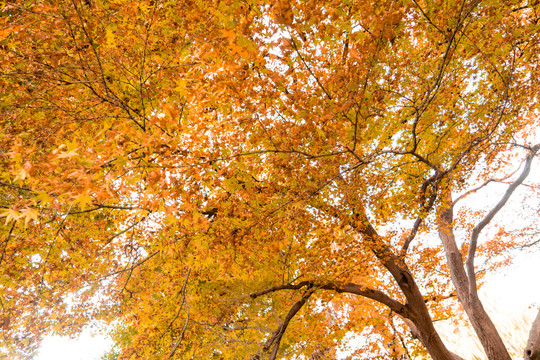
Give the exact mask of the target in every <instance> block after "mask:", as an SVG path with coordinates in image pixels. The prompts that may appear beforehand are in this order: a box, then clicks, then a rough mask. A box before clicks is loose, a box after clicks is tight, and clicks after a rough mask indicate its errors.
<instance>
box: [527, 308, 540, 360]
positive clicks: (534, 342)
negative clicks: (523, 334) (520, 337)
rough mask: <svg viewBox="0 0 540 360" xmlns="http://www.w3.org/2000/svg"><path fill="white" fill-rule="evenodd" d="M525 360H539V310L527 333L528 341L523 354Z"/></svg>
mask: <svg viewBox="0 0 540 360" xmlns="http://www.w3.org/2000/svg"><path fill="white" fill-rule="evenodd" d="M523 355H524V356H523V357H524V359H525V360H540V310H539V311H538V314H537V315H536V319H534V322H533V324H532V327H531V331H530V332H529V340H528V341H527V347H526V348H525V352H524V354H523Z"/></svg>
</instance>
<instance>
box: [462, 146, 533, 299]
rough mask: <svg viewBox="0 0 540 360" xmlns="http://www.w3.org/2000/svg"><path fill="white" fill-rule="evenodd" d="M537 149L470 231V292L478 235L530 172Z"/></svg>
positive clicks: (473, 286) (468, 256) (475, 289)
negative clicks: (499, 198) (489, 209)
mask: <svg viewBox="0 0 540 360" xmlns="http://www.w3.org/2000/svg"><path fill="white" fill-rule="evenodd" d="M538 149H540V144H537V145H535V146H534V147H533V148H532V149H531V152H530V153H529V155H528V156H527V159H526V161H525V166H524V167H523V171H522V173H521V175H520V176H519V177H518V178H517V179H516V180H515V181H514V182H512V184H510V186H509V187H508V189H507V190H506V192H505V193H504V195H503V197H502V198H501V200H499V202H498V203H497V204H496V205H495V207H494V208H493V209H491V211H490V212H489V213H488V214H487V215H486V216H485V217H484V218H483V219H482V221H480V222H479V223H478V225H476V227H475V228H474V229H473V231H472V234H471V240H470V244H469V251H468V254H467V262H466V268H467V276H468V278H469V291H470V293H471V294H476V293H477V288H476V274H475V272H474V256H475V253H476V246H477V244H478V237H479V236H480V233H481V232H482V230H483V229H484V228H485V227H486V226H487V225H488V224H489V223H490V222H491V220H492V219H493V217H494V216H495V215H496V214H497V213H498V212H499V211H500V210H501V209H502V208H503V207H504V205H505V204H506V203H507V201H508V199H510V197H511V196H512V194H513V193H514V191H515V190H516V189H517V187H518V186H519V185H521V184H522V183H523V181H524V180H525V179H526V178H527V176H528V175H529V173H530V172H531V165H532V161H533V159H534V157H535V155H536V152H537V151H538Z"/></svg>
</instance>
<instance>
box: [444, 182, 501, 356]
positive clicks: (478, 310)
mask: <svg viewBox="0 0 540 360" xmlns="http://www.w3.org/2000/svg"><path fill="white" fill-rule="evenodd" d="M446 201H447V204H448V205H447V207H446V208H445V209H442V210H441V212H440V213H439V215H438V227H439V237H440V239H441V241H442V243H443V246H444V252H445V254H446V259H447V262H448V267H449V269H450V276H451V278H452V283H453V284H454V286H455V288H456V292H457V297H458V299H459V301H460V303H461V305H462V306H463V309H464V310H465V313H466V314H467V316H468V318H469V320H470V322H471V325H472V327H473V329H474V331H475V332H476V334H477V335H478V339H479V340H480V343H481V344H482V347H483V348H484V351H485V352H486V355H487V357H488V359H489V360H511V357H510V354H509V353H508V350H507V349H506V346H505V345H504V343H503V341H502V338H501V336H500V334H499V332H498V331H497V328H496V327H495V325H494V324H493V322H492V321H491V318H490V317H489V315H488V314H487V313H486V311H485V310H484V307H483V305H482V302H481V301H480V299H479V298H478V296H477V293H476V291H471V289H470V283H469V279H468V277H467V273H466V272H465V267H464V265H463V257H462V255H461V252H460V251H459V248H458V246H457V244H456V239H455V236H454V230H453V226H452V222H453V211H454V210H453V207H452V205H451V204H452V199H451V196H450V192H448V194H447V198H446ZM475 290H476V289H475Z"/></svg>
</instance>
